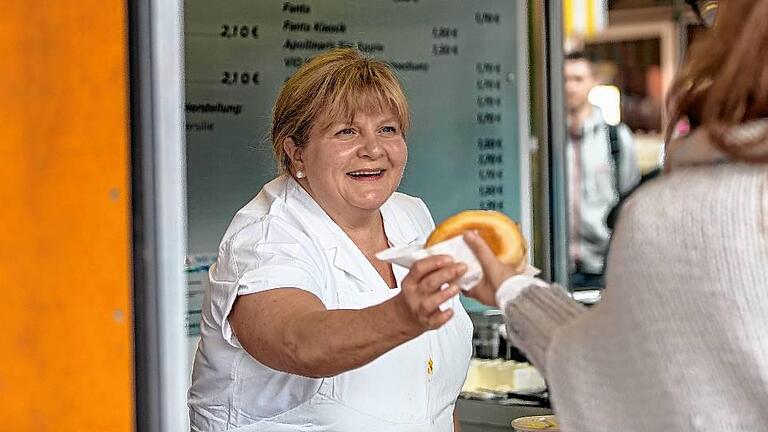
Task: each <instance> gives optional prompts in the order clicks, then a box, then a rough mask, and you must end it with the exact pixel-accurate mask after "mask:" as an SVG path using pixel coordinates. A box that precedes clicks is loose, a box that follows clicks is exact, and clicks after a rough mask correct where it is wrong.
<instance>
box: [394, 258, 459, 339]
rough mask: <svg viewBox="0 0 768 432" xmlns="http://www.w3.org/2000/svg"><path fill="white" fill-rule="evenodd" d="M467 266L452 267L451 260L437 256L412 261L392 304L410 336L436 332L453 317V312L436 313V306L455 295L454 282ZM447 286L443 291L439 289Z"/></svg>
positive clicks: (457, 264)
mask: <svg viewBox="0 0 768 432" xmlns="http://www.w3.org/2000/svg"><path fill="white" fill-rule="evenodd" d="M466 271H467V266H466V265H465V264H462V263H454V262H453V260H452V259H451V257H449V256H446V255H438V256H433V257H428V258H424V259H421V260H419V261H416V262H415V263H414V264H413V265H412V266H411V271H410V272H409V273H408V275H407V276H406V277H405V279H403V283H402V291H401V292H400V294H399V295H398V296H397V297H395V298H394V299H393V300H394V301H395V302H396V303H395V304H396V305H397V307H398V311H399V312H398V315H399V317H400V320H401V322H402V323H404V324H406V325H407V326H408V328H409V332H410V333H411V336H417V335H419V334H421V333H423V332H425V331H427V330H434V329H437V328H440V327H441V326H442V325H443V324H445V323H446V322H448V320H450V319H451V317H452V316H453V310H452V309H447V310H445V311H441V310H440V305H441V304H443V303H445V302H446V301H448V300H450V299H451V298H452V297H454V296H455V295H456V294H458V293H459V288H458V286H457V285H456V284H455V282H456V279H458V278H459V277H461V275H463V274H464V273H465V272H466ZM445 284H450V285H449V286H448V287H447V288H445V289H443V288H442V287H443V286H444V285H445Z"/></svg>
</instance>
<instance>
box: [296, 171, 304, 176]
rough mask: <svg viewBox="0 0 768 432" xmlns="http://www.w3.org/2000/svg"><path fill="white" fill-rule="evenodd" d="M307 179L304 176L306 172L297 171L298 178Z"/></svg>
mask: <svg viewBox="0 0 768 432" xmlns="http://www.w3.org/2000/svg"><path fill="white" fill-rule="evenodd" d="M304 177H306V174H304V171H302V170H298V171H296V178H304Z"/></svg>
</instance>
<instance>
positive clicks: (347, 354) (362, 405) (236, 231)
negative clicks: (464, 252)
mask: <svg viewBox="0 0 768 432" xmlns="http://www.w3.org/2000/svg"><path fill="white" fill-rule="evenodd" d="M408 126H409V113H408V104H407V102H406V100H405V96H404V94H403V92H402V90H401V88H400V84H399V83H398V82H397V79H396V78H395V76H394V74H393V73H392V71H391V70H390V69H389V68H388V67H387V66H386V65H385V64H384V63H382V62H380V61H376V60H371V59H367V58H364V57H362V56H361V55H360V53H359V52H358V51H357V50H354V49H337V50H332V51H329V52H326V53H322V54H320V55H318V56H316V57H315V58H313V59H312V60H311V61H309V62H308V63H306V64H305V65H304V66H302V67H301V68H300V69H299V70H298V71H297V72H296V73H295V74H294V75H293V76H292V77H291V78H290V79H289V80H288V81H287V82H286V83H285V85H284V86H283V89H282V90H281V92H280V95H279V96H278V99H277V102H276V103H275V107H274V112H273V121H272V144H273V146H274V149H275V156H276V158H277V161H278V166H279V169H280V171H281V173H282V174H281V175H280V176H279V177H278V178H276V179H275V180H273V181H271V182H270V183H268V184H266V185H265V186H264V187H263V189H262V190H261V192H259V194H258V195H257V196H256V197H255V198H254V199H253V200H252V201H251V202H250V203H248V204H247V205H246V206H245V207H243V208H242V209H241V210H240V211H238V212H237V214H236V215H235V217H234V220H233V221H232V223H231V225H230V226H229V229H228V230H227V232H226V234H225V235H224V239H223V240H222V242H221V247H220V249H219V255H218V259H217V262H216V264H215V265H214V266H213V267H212V268H211V272H210V281H211V284H210V289H209V290H208V291H207V292H206V296H205V301H204V304H203V311H202V322H201V325H200V331H201V341H200V345H199V347H198V351H197V356H196V358H195V365H194V373H193V378H192V387H191V389H190V391H189V407H190V420H191V425H192V430H194V431H243V432H245V431H248V432H255V431H276V432H278V431H279V432H286V431H299V430H302V431H304V430H313V431H335V432H353V431H354V432H358V431H368V432H375V431H380V432H390V431H406V432H408V431H412V432H417V431H418V432H430V431H434V432H438V431H440V432H443V431H450V430H452V428H453V421H454V416H453V411H454V404H455V402H456V398H457V397H458V394H459V391H460V390H461V386H462V384H463V382H464V378H465V376H466V373H467V368H468V365H469V360H470V357H471V355H472V346H471V339H472V324H471V322H470V320H469V317H468V316H467V313H466V312H465V311H464V309H463V308H462V306H461V304H460V303H459V301H458V298H457V296H456V294H457V293H458V291H457V288H456V287H455V286H451V287H449V288H447V289H444V290H442V289H441V287H442V286H443V284H446V283H450V282H452V281H453V280H454V279H455V278H456V277H457V276H458V275H459V273H460V272H461V271H462V269H463V267H464V266H463V265H461V264H454V263H451V261H450V259H449V258H448V257H444V256H443V257H433V258H430V259H428V260H424V261H422V262H421V263H419V264H418V265H416V266H415V267H413V268H412V269H411V272H410V274H408V275H407V276H406V273H408V270H407V269H405V268H403V267H399V266H397V265H394V266H393V265H390V264H388V263H386V262H383V261H379V260H378V259H376V258H375V256H374V254H375V253H376V252H378V251H381V250H383V249H387V248H388V247H390V246H402V245H407V244H413V243H418V242H424V240H425V239H426V236H427V235H429V233H430V232H431V231H432V229H433V228H434V223H433V221H432V217H431V216H430V214H429V211H428V210H427V208H426V206H425V205H424V203H423V202H422V201H421V200H420V199H418V198H413V197H409V196H407V195H404V194H401V193H397V192H395V190H396V189H397V187H398V185H399V184H400V180H401V178H402V175H403V169H404V168H405V163H406V159H407V147H406V144H405V133H406V132H407V130H408ZM441 304H447V305H448V306H449V307H450V308H448V309H446V310H442V309H441V308H440V305H441Z"/></svg>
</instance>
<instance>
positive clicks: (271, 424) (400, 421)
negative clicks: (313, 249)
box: [237, 266, 472, 432]
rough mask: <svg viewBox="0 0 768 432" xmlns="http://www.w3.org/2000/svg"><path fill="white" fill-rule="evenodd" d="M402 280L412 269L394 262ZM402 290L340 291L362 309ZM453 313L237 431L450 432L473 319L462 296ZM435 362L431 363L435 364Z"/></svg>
mask: <svg viewBox="0 0 768 432" xmlns="http://www.w3.org/2000/svg"><path fill="white" fill-rule="evenodd" d="M393 270H394V271H395V273H396V276H397V279H398V281H399V280H402V276H403V275H404V274H405V272H406V270H405V269H403V268H400V267H398V266H393ZM399 292H400V289H399V288H397V289H386V290H375V291H367V292H355V290H354V289H345V290H340V292H339V302H340V304H339V306H340V308H342V309H361V308H364V307H367V306H372V305H375V304H378V303H381V302H383V301H385V300H387V299H389V298H390V297H393V296H395V295H397V294H398V293H399ZM452 301H453V302H454V304H453V308H454V312H455V314H454V317H453V318H452V319H451V320H450V321H449V322H448V323H446V324H445V326H443V328H441V329H440V330H438V331H430V332H428V333H425V334H423V335H421V336H420V337H418V338H416V339H413V340H411V341H409V342H406V343H405V344H403V345H400V346H399V347H396V348H394V349H392V350H390V351H389V352H387V353H385V354H383V355H382V356H381V357H379V358H378V359H376V360H374V361H373V362H371V363H369V364H367V365H365V366H363V367H361V368H358V369H355V370H352V371H349V372H345V373H343V374H340V375H337V376H334V377H330V378H325V379H323V381H322V384H321V385H320V389H319V391H318V392H317V393H316V394H315V395H314V396H313V397H312V398H310V399H309V400H308V401H306V402H304V403H303V404H301V405H299V406H298V407H296V408H294V409H292V410H290V411H287V412H285V413H282V414H279V415H277V416H275V417H272V418H270V419H265V420H262V421H260V422H258V423H255V424H252V425H249V426H246V427H243V428H240V429H237V432H294V431H334V432H361V431H365V432H385V431H386V432H389V431H397V432H450V431H452V430H453V408H454V404H455V400H456V398H457V396H458V394H459V392H460V390H461V386H462V385H463V384H464V379H465V378H466V372H467V367H468V364H469V359H470V357H471V355H472V347H471V343H470V341H471V337H472V323H471V321H470V319H469V316H468V315H467V313H466V312H465V311H464V309H463V307H462V306H461V304H460V302H459V299H458V297H456V298H454V299H453V300H452ZM430 365H431V370H430Z"/></svg>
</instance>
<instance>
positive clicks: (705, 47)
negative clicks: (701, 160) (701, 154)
mask: <svg viewBox="0 0 768 432" xmlns="http://www.w3.org/2000/svg"><path fill="white" fill-rule="evenodd" d="M767 19H768V0H722V1H720V2H719V7H718V11H717V18H716V20H715V24H714V26H713V27H712V28H711V29H709V30H707V31H706V32H704V33H703V34H702V35H701V38H700V40H696V41H695V43H694V44H693V45H692V46H691V48H690V50H689V53H688V58H687V60H686V62H685V64H684V66H683V68H682V71H681V72H680V74H679V75H678V76H677V78H676V79H675V81H674V82H673V84H672V86H671V88H670V91H669V99H668V100H669V109H670V116H669V123H668V125H667V138H668V139H669V138H670V137H671V135H672V132H673V128H674V126H675V124H676V123H677V122H678V121H679V120H681V119H683V118H687V119H688V120H689V121H690V122H691V123H692V124H694V125H698V126H700V127H702V128H705V129H706V130H707V132H708V133H709V135H710V137H711V138H712V141H713V143H714V144H715V145H716V146H717V147H718V148H719V149H720V150H722V151H723V152H725V153H727V154H729V155H731V156H732V157H734V158H736V159H741V160H747V161H768V154H760V153H756V152H755V147H756V144H761V143H764V142H765V141H766V140H768V136H766V135H761V136H756V137H754V138H753V139H752V140H751V141H749V142H744V141H743V140H739V141H738V142H736V141H734V140H732V139H730V138H729V136H728V135H729V134H728V131H729V130H730V129H731V128H732V127H733V126H736V125H739V124H741V123H745V122H748V121H750V120H755V119H759V118H765V117H768V25H767V24H766V22H765V21H766V20H767Z"/></svg>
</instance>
